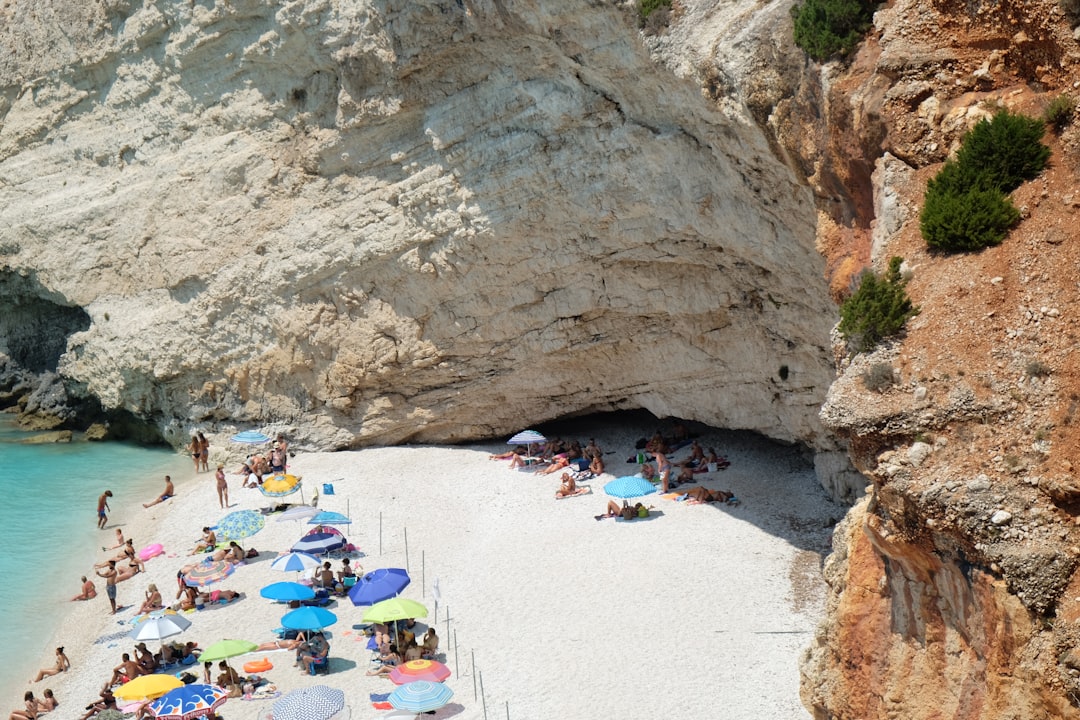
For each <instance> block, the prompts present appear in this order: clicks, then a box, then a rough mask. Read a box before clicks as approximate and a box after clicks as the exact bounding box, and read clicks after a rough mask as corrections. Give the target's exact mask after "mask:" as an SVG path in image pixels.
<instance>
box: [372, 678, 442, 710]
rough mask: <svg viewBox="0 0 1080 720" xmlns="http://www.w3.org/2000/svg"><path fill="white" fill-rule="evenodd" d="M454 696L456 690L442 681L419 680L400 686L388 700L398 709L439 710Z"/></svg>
mask: <svg viewBox="0 0 1080 720" xmlns="http://www.w3.org/2000/svg"><path fill="white" fill-rule="evenodd" d="M452 697H454V691H453V690H451V689H450V688H448V687H446V686H445V685H443V684H442V683H436V682H429V681H427V680H417V681H415V682H411V683H405V684H404V685H401V686H399V687H398V688H397V689H395V690H394V692H392V693H390V697H388V698H387V701H388V702H389V703H390V704H391V705H393V706H394V708H395V709H397V710H409V711H411V712H415V713H422V712H428V711H430V710H438V709H439V708H441V707H442V706H443V705H445V704H446V703H448V702H450V698H452Z"/></svg>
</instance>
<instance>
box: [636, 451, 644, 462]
mask: <svg viewBox="0 0 1080 720" xmlns="http://www.w3.org/2000/svg"><path fill="white" fill-rule="evenodd" d="M637 464H638V465H644V464H645V453H640V452H639V453H638V454H637Z"/></svg>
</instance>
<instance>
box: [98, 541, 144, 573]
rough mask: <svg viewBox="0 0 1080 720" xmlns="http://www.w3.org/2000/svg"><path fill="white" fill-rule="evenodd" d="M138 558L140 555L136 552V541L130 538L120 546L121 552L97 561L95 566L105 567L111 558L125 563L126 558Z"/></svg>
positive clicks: (129, 559) (128, 559)
mask: <svg viewBox="0 0 1080 720" xmlns="http://www.w3.org/2000/svg"><path fill="white" fill-rule="evenodd" d="M136 558H138V555H137V554H136V552H135V541H134V540H130V539H129V540H125V541H124V544H123V545H121V546H120V552H118V553H117V554H115V555H113V556H112V557H111V558H107V559H105V560H102V561H101V562H99V563H96V564H95V565H94V567H96V568H103V567H105V566H106V565H108V564H109V560H115V561H116V562H117V563H123V562H124V561H125V560H127V561H131V560H134V559H136Z"/></svg>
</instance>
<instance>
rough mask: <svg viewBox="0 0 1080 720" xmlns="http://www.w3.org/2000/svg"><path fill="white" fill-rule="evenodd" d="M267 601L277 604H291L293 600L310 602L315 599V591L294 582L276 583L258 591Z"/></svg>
mask: <svg viewBox="0 0 1080 720" xmlns="http://www.w3.org/2000/svg"><path fill="white" fill-rule="evenodd" d="M259 594H260V595H262V596H263V597H264V598H266V599H267V600H277V601H278V602H292V601H293V600H311V599H313V598H314V597H315V591H314V590H312V589H311V588H309V587H308V586H307V585H301V584H300V583H294V582H276V583H273V584H272V585H267V586H266V587H264V588H263V589H262V590H260V591H259Z"/></svg>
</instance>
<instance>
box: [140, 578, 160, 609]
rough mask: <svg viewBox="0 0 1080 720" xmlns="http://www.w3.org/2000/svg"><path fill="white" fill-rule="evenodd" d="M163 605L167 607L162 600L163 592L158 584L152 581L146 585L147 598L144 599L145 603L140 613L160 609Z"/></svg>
mask: <svg viewBox="0 0 1080 720" xmlns="http://www.w3.org/2000/svg"><path fill="white" fill-rule="evenodd" d="M163 607H165V605H164V603H162V602H161V593H160V592H158V589H157V585H155V584H154V583H150V584H149V585H147V587H146V600H144V601H143V604H142V605H141V606H140V607H139V614H140V615H145V614H146V613H148V612H151V611H153V610H160V609H161V608H163Z"/></svg>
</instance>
